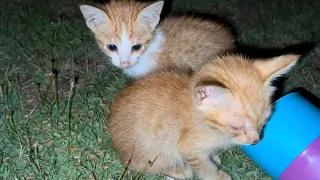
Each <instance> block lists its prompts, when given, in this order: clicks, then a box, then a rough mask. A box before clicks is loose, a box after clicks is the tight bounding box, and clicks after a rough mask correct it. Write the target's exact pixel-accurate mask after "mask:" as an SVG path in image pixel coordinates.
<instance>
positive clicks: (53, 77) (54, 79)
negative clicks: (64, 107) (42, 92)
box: [50, 58, 59, 107]
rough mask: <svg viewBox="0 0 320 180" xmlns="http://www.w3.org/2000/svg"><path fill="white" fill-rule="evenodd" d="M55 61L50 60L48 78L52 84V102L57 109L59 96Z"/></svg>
mask: <svg viewBox="0 0 320 180" xmlns="http://www.w3.org/2000/svg"><path fill="white" fill-rule="evenodd" d="M56 66H57V64H56V61H55V60H54V59H53V58H52V59H51V73H50V77H51V80H52V82H53V89H54V100H55V104H56V105H57V107H59V95H58V70H57V67H56Z"/></svg>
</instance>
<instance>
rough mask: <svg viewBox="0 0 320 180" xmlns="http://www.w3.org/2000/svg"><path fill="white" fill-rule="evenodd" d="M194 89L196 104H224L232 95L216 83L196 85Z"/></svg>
mask: <svg viewBox="0 0 320 180" xmlns="http://www.w3.org/2000/svg"><path fill="white" fill-rule="evenodd" d="M195 91H196V92H195V93H196V104H197V105H198V106H219V107H221V106H226V105H227V103H228V102H227V101H228V99H230V98H231V96H232V94H231V92H230V91H229V90H228V89H227V88H224V87H222V86H218V85H208V86H198V87H196V90H195Z"/></svg>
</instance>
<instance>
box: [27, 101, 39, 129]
mask: <svg viewBox="0 0 320 180" xmlns="http://www.w3.org/2000/svg"><path fill="white" fill-rule="evenodd" d="M38 107H39V103H38V104H37V105H36V106H35V107H34V108H33V109H32V111H31V112H30V113H29V115H28V116H27V119H26V121H25V122H24V128H25V129H26V128H27V125H28V123H29V120H30V119H31V117H32V115H33V114H34V112H35V111H36V109H37V108H38Z"/></svg>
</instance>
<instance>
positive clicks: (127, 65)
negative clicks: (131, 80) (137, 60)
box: [120, 61, 130, 68]
mask: <svg viewBox="0 0 320 180" xmlns="http://www.w3.org/2000/svg"><path fill="white" fill-rule="evenodd" d="M120 65H121V67H122V68H128V67H129V65H130V61H121V62H120Z"/></svg>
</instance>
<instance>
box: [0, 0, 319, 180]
mask: <svg viewBox="0 0 320 180" xmlns="http://www.w3.org/2000/svg"><path fill="white" fill-rule="evenodd" d="M95 2H104V1H102V0H96V1H95ZM80 4H90V5H93V4H94V1H78V0H47V1H41V0H0V15H1V17H0V137H1V138H0V179H110V180H111V179H118V178H122V179H139V178H142V179H164V178H163V177H160V176H144V177H141V176H140V174H139V173H131V172H125V171H124V169H125V167H123V166H122V165H121V164H120V162H119V161H118V160H117V157H116V155H115V154H114V152H113V150H112V147H111V146H110V142H109V136H108V134H106V133H105V129H104V128H105V127H104V126H105V120H106V119H107V114H108V112H109V107H110V105H111V103H112V101H113V99H114V97H115V96H116V95H117V92H118V91H119V90H120V89H121V88H124V87H125V86H126V85H128V84H129V83H130V82H132V80H131V79H128V78H127V77H125V75H123V74H122V72H121V71H120V70H118V69H116V68H114V67H112V66H111V65H110V63H109V62H108V59H107V57H106V56H104V55H103V54H102V52H101V51H100V49H99V48H98V45H97V44H96V42H95V39H94V37H93V34H92V33H91V31H90V30H89V28H87V26H86V25H85V20H84V18H83V16H82V14H81V12H80V10H79V5H80ZM319 8H320V1H317V0H304V1H302V0H260V1H259V0H246V1H241V0H228V1H225V0H173V1H169V0H166V2H165V9H164V13H163V14H162V17H165V16H167V15H168V14H169V13H174V14H185V13H190V12H191V13H192V12H197V13H199V16H201V15H202V16H203V17H205V18H213V19H214V20H219V21H222V22H225V23H226V24H227V25H228V26H231V27H232V28H233V29H234V31H235V34H236V37H237V45H238V50H239V51H240V52H241V53H245V54H247V55H248V56H249V57H260V56H261V57H265V56H273V55H277V54H281V53H287V52H293V53H303V56H302V59H301V61H300V62H299V63H298V65H297V66H296V67H295V68H293V70H292V71H291V72H290V73H288V75H286V76H285V77H284V78H282V80H281V83H279V85H280V87H281V89H280V91H279V92H278V96H281V95H284V94H286V93H288V92H290V91H293V90H295V89H297V88H304V89H305V90H307V91H308V92H310V93H312V94H313V95H315V96H317V97H318V98H319V97H320V61H319V58H320V52H319V51H320V48H319V46H318V45H317V44H318V43H319V41H320V10H319ZM221 157H222V162H223V165H222V167H221V168H222V169H224V170H225V171H227V172H228V173H229V174H230V175H231V176H232V177H233V179H235V180H240V179H241V180H243V179H245V180H251V179H252V180H253V179H259V180H263V179H271V178H270V177H269V176H267V175H266V174H265V173H264V172H263V171H261V170H260V169H259V168H258V167H257V166H256V165H255V164H254V163H253V162H252V161H251V160H250V159H248V158H247V157H246V156H245V155H244V154H243V153H242V152H241V151H240V149H239V148H233V149H230V150H226V151H225V152H223V153H222V152H221Z"/></svg>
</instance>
